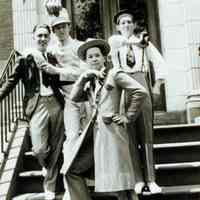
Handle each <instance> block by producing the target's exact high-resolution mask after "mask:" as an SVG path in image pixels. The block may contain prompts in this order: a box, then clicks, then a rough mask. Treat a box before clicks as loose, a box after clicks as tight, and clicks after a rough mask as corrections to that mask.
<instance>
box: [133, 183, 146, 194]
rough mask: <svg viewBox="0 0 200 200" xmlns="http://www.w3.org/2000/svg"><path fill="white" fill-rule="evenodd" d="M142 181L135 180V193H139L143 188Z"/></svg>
mask: <svg viewBox="0 0 200 200" xmlns="http://www.w3.org/2000/svg"><path fill="white" fill-rule="evenodd" d="M144 185H145V184H144V182H137V183H136V184H135V189H134V190H135V193H136V194H141V193H142V189H143V187H144Z"/></svg>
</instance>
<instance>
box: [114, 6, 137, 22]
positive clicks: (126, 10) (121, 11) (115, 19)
mask: <svg viewBox="0 0 200 200" xmlns="http://www.w3.org/2000/svg"><path fill="white" fill-rule="evenodd" d="M125 15H130V16H131V17H132V18H133V20H134V14H133V12H132V11H131V10H129V9H124V10H120V11H119V12H118V13H116V14H115V15H114V17H113V22H114V23H115V24H118V22H119V19H120V18H121V17H122V16H125Z"/></svg>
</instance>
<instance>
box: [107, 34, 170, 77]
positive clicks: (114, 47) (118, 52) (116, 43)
mask: <svg viewBox="0 0 200 200" xmlns="http://www.w3.org/2000/svg"><path fill="white" fill-rule="evenodd" d="M127 40H128V41H129V42H131V43H132V49H133V52H134V55H135V65H134V67H133V68H130V67H129V66H128V65H127V64H126V62H127V61H126V55H127V52H128V45H127V44H126V41H127ZM108 42H109V44H110V46H111V52H110V54H111V58H112V62H113V65H114V66H115V67H119V66H120V63H121V67H123V69H124V70H125V71H127V72H130V73H134V72H138V71H142V72H147V71H148V69H149V61H151V62H152V63H153V66H154V70H155V72H156V78H157V79H159V78H162V79H164V78H165V77H166V73H167V64H166V62H165V60H164V58H163V57H162V55H161V54H160V52H159V51H158V50H157V49H156V47H155V46H154V45H153V44H152V43H151V42H149V45H148V46H147V47H146V48H145V49H144V54H143V48H141V47H139V46H138V45H137V43H138V42H139V39H138V38H137V37H136V36H134V35H132V36H131V37H130V38H129V39H127V38H125V37H124V36H122V35H113V36H111V37H110V38H109V40H108ZM119 58H120V62H119ZM142 60H143V61H142Z"/></svg>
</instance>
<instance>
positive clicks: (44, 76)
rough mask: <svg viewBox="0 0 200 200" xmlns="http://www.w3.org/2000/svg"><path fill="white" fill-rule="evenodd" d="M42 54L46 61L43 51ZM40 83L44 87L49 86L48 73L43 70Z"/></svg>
mask: <svg viewBox="0 0 200 200" xmlns="http://www.w3.org/2000/svg"><path fill="white" fill-rule="evenodd" d="M42 55H43V57H44V59H45V60H46V61H47V57H46V55H45V54H44V53H42ZM42 83H43V85H44V86H45V87H48V86H49V75H48V74H47V73H46V72H44V71H42Z"/></svg>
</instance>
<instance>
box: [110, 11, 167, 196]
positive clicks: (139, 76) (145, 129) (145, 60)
mask: <svg viewBox="0 0 200 200" xmlns="http://www.w3.org/2000/svg"><path fill="white" fill-rule="evenodd" d="M114 23H115V25H116V29H117V31H118V32H119V34H118V35H113V36H111V37H110V38H109V44H110V45H111V57H112V62H113V65H114V67H118V68H121V69H123V70H124V71H126V72H127V73H128V74H129V75H130V76H131V77H133V78H134V79H135V80H137V81H138V82H140V83H141V84H142V85H143V86H144V87H145V88H146V89H147V90H148V97H147V98H146V99H145V102H144V104H143V108H142V112H141V114H140V115H139V117H138V119H137V121H136V124H132V125H130V126H129V134H130V135H132V137H133V138H132V139H133V143H135V145H132V151H133V154H134V155H135V157H136V156H137V157H138V158H137V159H135V160H134V167H135V170H136V175H137V176H136V179H137V184H136V187H135V190H136V192H137V193H141V192H142V189H143V188H144V186H145V185H146V186H147V187H146V188H147V189H148V190H150V191H149V192H151V193H160V192H161V188H160V187H159V186H158V185H157V184H156V183H155V173H154V161H153V112H152V99H151V95H152V92H151V76H148V77H147V75H148V74H149V60H150V61H151V62H152V63H153V66H154V67H155V68H156V69H159V70H160V69H161V70H162V74H161V73H160V74H158V75H160V77H158V78H163V77H165V73H166V72H165V69H166V63H165V61H164V60H163V58H162V56H161V55H160V53H159V52H158V50H157V49H156V48H155V47H154V46H153V44H152V43H151V42H149V41H148V40H146V39H147V38H146V36H147V34H140V35H136V34H135V30H136V28H137V22H136V19H135V15H134V14H133V12H132V11H130V10H127V9H125V10H121V11H119V12H118V13H117V14H116V15H115V16H114ZM158 75H157V76H158ZM157 85H158V84H155V89H156V87H157ZM125 96H126V97H125V110H126V106H127V105H128V101H129V97H128V96H129V93H126V94H125ZM135 141H137V142H135ZM138 144H139V145H140V147H141V148H140V152H141V154H140V155H141V157H142V160H143V163H145V165H144V167H143V168H144V170H143V172H142V170H141V168H142V167H141V164H140V163H141V159H140V158H139V152H138ZM142 173H143V174H142ZM143 175H144V178H143Z"/></svg>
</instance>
